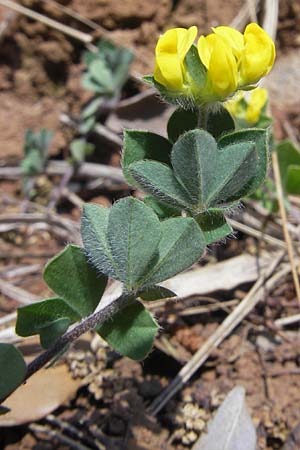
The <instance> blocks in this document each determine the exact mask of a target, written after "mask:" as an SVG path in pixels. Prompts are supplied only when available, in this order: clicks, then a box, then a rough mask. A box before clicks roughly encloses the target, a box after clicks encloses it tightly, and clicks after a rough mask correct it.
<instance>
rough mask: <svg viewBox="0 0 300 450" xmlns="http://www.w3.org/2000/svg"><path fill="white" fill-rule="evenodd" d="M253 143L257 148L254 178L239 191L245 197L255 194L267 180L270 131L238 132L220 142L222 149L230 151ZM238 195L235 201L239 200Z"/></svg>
mask: <svg viewBox="0 0 300 450" xmlns="http://www.w3.org/2000/svg"><path fill="white" fill-rule="evenodd" d="M246 142H252V143H253V145H254V146H255V153H256V163H255V169H254V171H253V174H252V177H251V179H250V180H249V182H248V183H244V188H243V189H241V190H240V191H238V195H239V196H240V197H239V198H241V197H244V196H245V195H250V194H251V193H253V192H254V191H255V190H256V189H257V188H258V187H259V186H260V185H261V184H262V183H263V181H264V180H265V178H266V175H267V168H268V161H269V131H268V130H264V129H260V128H249V129H248V130H238V131H234V132H233V133H228V134H226V135H224V136H222V137H221V138H220V139H219V141H218V147H219V148H220V149H225V147H227V149H229V148H230V147H228V146H230V145H234V144H243V143H246ZM238 195H235V196H234V197H233V200H237V199H238Z"/></svg>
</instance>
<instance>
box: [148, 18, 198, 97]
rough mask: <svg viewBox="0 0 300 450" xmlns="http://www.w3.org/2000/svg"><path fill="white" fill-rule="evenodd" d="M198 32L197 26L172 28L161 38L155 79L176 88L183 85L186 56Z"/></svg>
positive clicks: (156, 53) (156, 50)
mask: <svg viewBox="0 0 300 450" xmlns="http://www.w3.org/2000/svg"><path fill="white" fill-rule="evenodd" d="M196 34H197V27H195V26H194V27H191V28H189V29H188V30H186V29H185V28H172V29H170V30H168V31H166V32H165V33H164V34H163V35H162V36H161V37H160V38H159V39H158V42H157V45H156V49H155V55H156V67H155V70H154V79H155V80H156V81H158V82H159V83H160V84H162V85H164V86H166V87H168V88H170V89H175V90H180V89H182V87H183V80H184V65H183V61H184V58H185V56H186V54H187V52H188V51H189V49H190V48H191V46H192V44H193V42H194V40H195V37H196Z"/></svg>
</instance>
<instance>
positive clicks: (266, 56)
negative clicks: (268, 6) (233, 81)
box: [240, 23, 275, 86]
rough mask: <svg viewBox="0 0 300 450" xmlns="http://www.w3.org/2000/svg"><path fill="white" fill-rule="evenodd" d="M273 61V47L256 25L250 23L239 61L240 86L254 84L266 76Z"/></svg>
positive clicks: (271, 42)
mask: <svg viewBox="0 0 300 450" xmlns="http://www.w3.org/2000/svg"><path fill="white" fill-rule="evenodd" d="M274 60H275V45H274V42H273V41H272V39H271V38H270V37H269V35H268V34H267V33H266V32H265V31H264V30H263V29H262V28H261V27H260V26H259V25H257V24H256V23H250V24H249V25H248V26H247V27H246V30H245V33H244V50H243V52H242V56H241V61H240V74H241V77H240V85H241V86H244V85H249V84H255V83H257V81H259V80H260V78H262V77H263V76H265V75H267V74H268V73H269V72H270V70H271V69H272V66H273V64H274Z"/></svg>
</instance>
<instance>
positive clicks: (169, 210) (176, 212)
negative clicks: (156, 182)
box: [143, 195, 181, 220]
mask: <svg viewBox="0 0 300 450" xmlns="http://www.w3.org/2000/svg"><path fill="white" fill-rule="evenodd" d="M143 200H144V203H146V205H147V206H150V208H152V209H153V211H154V212H155V214H156V215H157V216H158V217H159V219H160V220H162V219H168V218H169V217H176V216H181V209H180V208H174V207H172V206H169V205H165V204H164V203H162V202H159V201H158V200H157V199H156V198H155V197H153V196H152V195H146V197H144V199H143Z"/></svg>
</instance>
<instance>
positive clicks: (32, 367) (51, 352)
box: [24, 295, 132, 381]
mask: <svg viewBox="0 0 300 450" xmlns="http://www.w3.org/2000/svg"><path fill="white" fill-rule="evenodd" d="M130 301H132V297H128V296H125V295H122V296H121V297H119V298H117V299H116V300H114V301H113V302H112V303H110V304H109V305H107V306H105V307H104V308H103V309H101V310H100V311H98V312H96V313H93V314H91V315H90V316H88V317H86V318H85V319H83V320H82V321H81V322H80V323H79V324H78V325H76V326H75V327H74V328H72V329H71V330H69V331H67V332H66V333H65V334H63V335H62V336H61V337H60V338H58V339H57V341H56V342H55V344H54V345H53V346H52V347H51V348H49V349H48V350H46V351H45V352H44V353H42V354H41V355H39V356H38V357H37V358H36V359H34V360H33V361H32V362H31V363H30V364H29V365H28V367H27V372H26V376H25V379H24V381H26V380H28V378H30V377H31V376H32V375H33V374H34V373H35V372H37V371H38V370H40V369H41V368H42V367H44V366H45V365H46V364H47V363H48V362H50V361H51V360H52V359H53V358H54V357H55V356H57V355H59V354H60V353H61V352H62V351H63V349H64V348H65V347H66V346H67V345H68V344H71V343H72V342H74V341H75V340H76V339H78V338H79V337H80V336H81V335H82V334H84V333H86V332H87V331H90V330H93V329H94V328H95V327H96V326H98V325H102V324H103V323H104V322H105V321H106V320H108V319H111V318H112V317H113V316H114V315H115V314H116V313H117V312H119V311H120V310H121V309H123V308H125V306H127V305H128V304H129V302H130Z"/></svg>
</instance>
